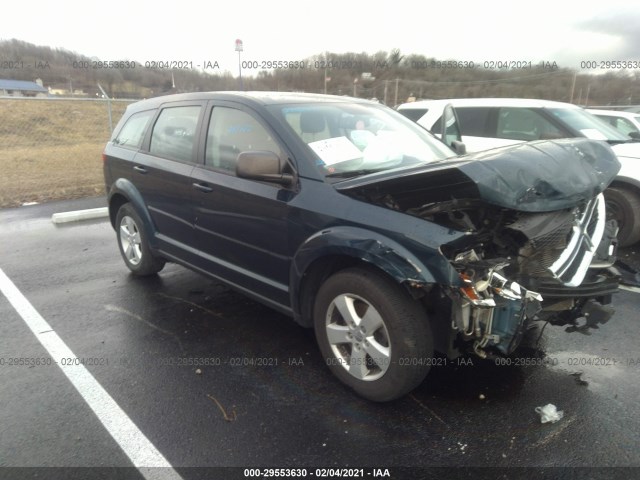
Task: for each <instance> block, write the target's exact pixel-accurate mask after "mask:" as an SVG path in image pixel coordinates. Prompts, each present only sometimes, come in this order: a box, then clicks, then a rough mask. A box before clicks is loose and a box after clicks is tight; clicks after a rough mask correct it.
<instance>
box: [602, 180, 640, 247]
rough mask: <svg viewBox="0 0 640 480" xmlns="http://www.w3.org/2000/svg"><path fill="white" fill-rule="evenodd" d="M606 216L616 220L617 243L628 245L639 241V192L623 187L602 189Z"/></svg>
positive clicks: (622, 245) (623, 245)
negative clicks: (617, 229) (617, 227)
mask: <svg viewBox="0 0 640 480" xmlns="http://www.w3.org/2000/svg"><path fill="white" fill-rule="evenodd" d="M604 198H605V201H606V204H607V217H609V218H614V219H616V221H617V222H618V226H619V227H620V231H619V232H618V244H619V245H620V246H621V247H628V246H630V245H633V244H634V243H636V242H638V241H640V193H638V192H637V191H634V190H632V189H630V188H625V187H617V186H616V187H610V188H608V189H606V190H605V191H604Z"/></svg>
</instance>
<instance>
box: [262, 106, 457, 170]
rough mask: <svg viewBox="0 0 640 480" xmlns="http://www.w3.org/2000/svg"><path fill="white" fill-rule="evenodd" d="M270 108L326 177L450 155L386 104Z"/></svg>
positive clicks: (422, 130)
mask: <svg viewBox="0 0 640 480" xmlns="http://www.w3.org/2000/svg"><path fill="white" fill-rule="evenodd" d="M271 109H272V111H273V113H275V114H276V115H278V116H280V117H281V118H282V119H283V120H284V122H285V123H286V124H287V125H288V126H289V127H290V128H291V130H293V132H295V134H296V135H297V136H298V137H299V138H300V139H301V140H302V141H303V142H304V143H305V144H306V145H307V146H308V148H309V149H310V150H311V151H312V152H313V153H314V154H315V158H316V166H317V168H318V169H319V170H320V172H321V173H322V174H323V175H325V176H326V177H353V176H357V175H364V174H366V173H373V172H379V171H382V170H388V169H392V168H397V167H402V166H408V165H415V164H419V163H429V162H433V161H437V160H442V159H444V158H448V157H452V156H454V155H455V153H454V152H453V151H452V150H451V149H449V148H448V147H447V146H446V145H444V144H443V143H442V142H440V141H439V140H437V139H436V138H434V137H433V136H432V135H431V134H429V133H428V132H427V131H426V130H424V129H423V128H421V127H420V126H418V125H416V124H415V123H413V122H412V121H410V120H408V119H406V118H405V117H404V116H402V115H400V114H399V113H397V112H395V111H393V110H391V109H390V108H387V107H383V106H379V105H375V104H371V105H368V104H359V103H341V102H335V103H312V104H295V105H276V106H273V107H271Z"/></svg>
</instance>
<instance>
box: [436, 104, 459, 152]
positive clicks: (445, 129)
mask: <svg viewBox="0 0 640 480" xmlns="http://www.w3.org/2000/svg"><path fill="white" fill-rule="evenodd" d="M459 125H460V122H458V116H457V115H456V111H455V110H454V108H453V105H451V104H450V103H449V104H447V105H446V106H445V107H444V110H443V112H442V120H441V124H440V134H441V136H440V139H441V140H442V141H443V142H444V143H445V144H447V146H449V147H451V148H454V146H453V142H459V143H462V134H461V133H460V126H459ZM454 150H455V148H454ZM456 151H457V150H456Z"/></svg>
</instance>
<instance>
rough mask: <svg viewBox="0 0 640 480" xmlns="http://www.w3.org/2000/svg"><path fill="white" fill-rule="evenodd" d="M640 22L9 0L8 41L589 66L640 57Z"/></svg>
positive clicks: (324, 2)
mask: <svg viewBox="0 0 640 480" xmlns="http://www.w3.org/2000/svg"><path fill="white" fill-rule="evenodd" d="M440 5H441V6H440ZM639 25H640V0H635V1H628V0H627V1H620V0H582V1H569V2H565V1H561V0H535V1H531V2H527V3H526V6H525V4H523V3H522V2H513V1H502V0H484V1H451V0H447V1H442V2H437V1H432V2H428V3H427V2H424V3H418V2H416V1H408V0H392V1H389V2H374V1H372V0H369V1H366V2H365V1H360V0H355V1H353V0H319V1H315V2H304V1H300V0H298V1H292V0H284V1H277V0H272V1H255V0H226V1H218V2H207V3H205V2H202V3H200V2H195V1H193V0H179V1H173V2H160V1H153V2H151V1H134V0H109V1H107V2H100V3H91V2H87V1H86V0H83V1H80V0H58V1H55V2H52V1H50V0H46V1H45V0H31V1H30V2H28V5H27V4H24V3H22V2H15V1H12V2H6V3H5V5H3V8H2V28H1V29H0V39H3V40H6V39H10V38H17V39H20V40H25V41H27V42H31V43H35V44H38V45H47V46H51V47H61V48H65V49H67V50H72V51H76V52H78V53H81V54H84V55H87V56H90V57H94V56H95V57H98V58H100V59H101V60H118V59H132V60H138V61H141V62H144V61H146V60H190V61H194V62H197V64H200V63H201V62H202V61H206V60H208V61H217V62H218V63H219V65H220V71H224V70H228V71H231V72H232V73H233V74H236V73H237V69H238V56H237V53H236V52H235V51H234V46H235V40H236V38H240V39H242V40H243V43H244V52H243V53H242V59H243V60H257V61H262V60H301V59H304V58H305V57H308V56H311V55H315V54H319V53H321V52H324V51H330V52H367V53H375V52H377V51H381V50H382V51H390V50H391V49H395V48H397V49H400V51H401V53H402V54H405V55H406V54H412V53H415V54H422V55H425V56H427V57H436V58H438V59H457V60H473V61H474V62H476V63H478V62H483V61H485V60H501V61H512V60H531V61H534V62H538V61H550V62H553V61H555V62H557V63H558V66H559V67H568V68H579V66H580V62H581V61H583V60H596V61H598V60H635V61H638V62H640V27H639ZM0 60H2V59H0Z"/></svg>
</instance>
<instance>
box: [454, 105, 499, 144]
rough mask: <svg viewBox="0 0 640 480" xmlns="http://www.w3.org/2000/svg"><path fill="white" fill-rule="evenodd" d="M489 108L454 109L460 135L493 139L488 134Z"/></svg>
mask: <svg viewBox="0 0 640 480" xmlns="http://www.w3.org/2000/svg"><path fill="white" fill-rule="evenodd" d="M490 113H491V107H459V108H458V107H456V114H457V115H458V121H459V122H460V133H462V135H467V136H470V137H493V136H494V135H493V134H492V133H491V132H489V116H490Z"/></svg>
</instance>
